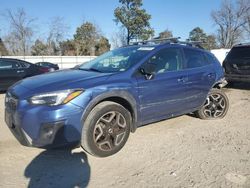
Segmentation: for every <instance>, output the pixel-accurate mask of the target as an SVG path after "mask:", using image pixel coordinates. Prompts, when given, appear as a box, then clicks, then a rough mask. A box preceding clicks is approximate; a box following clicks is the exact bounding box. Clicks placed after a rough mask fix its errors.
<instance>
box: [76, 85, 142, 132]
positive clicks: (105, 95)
mask: <svg viewBox="0 0 250 188" xmlns="http://www.w3.org/2000/svg"><path fill="white" fill-rule="evenodd" d="M112 97H116V98H121V99H124V100H126V101H127V102H128V103H129V105H130V106H131V108H132V110H133V114H131V115H132V116H133V122H132V127H131V132H135V130H136V128H137V126H138V112H137V103H136V100H135V99H134V97H133V96H132V95H131V94H130V93H129V92H127V91H124V90H111V91H108V92H107V91H106V92H102V93H98V92H95V91H92V96H91V100H90V101H89V102H88V105H87V106H86V107H85V110H84V113H83V116H82V119H81V121H82V124H83V125H84V121H85V120H86V118H87V117H88V115H89V113H90V111H91V110H92V109H93V108H94V107H95V106H96V105H97V104H99V103H100V102H102V101H105V100H108V99H109V98H112Z"/></svg>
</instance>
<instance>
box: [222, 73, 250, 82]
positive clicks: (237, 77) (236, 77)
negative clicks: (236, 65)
mask: <svg viewBox="0 0 250 188" xmlns="http://www.w3.org/2000/svg"><path fill="white" fill-rule="evenodd" d="M225 78H226V80H227V81H229V82H232V81H238V82H250V75H242V74H225Z"/></svg>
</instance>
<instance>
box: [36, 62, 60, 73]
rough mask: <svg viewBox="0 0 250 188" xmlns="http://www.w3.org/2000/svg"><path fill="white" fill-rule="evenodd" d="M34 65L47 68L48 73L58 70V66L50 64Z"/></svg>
mask: <svg viewBox="0 0 250 188" xmlns="http://www.w3.org/2000/svg"><path fill="white" fill-rule="evenodd" d="M35 64H36V65H39V66H42V67H48V68H49V71H50V72H52V71H55V70H59V66H58V65H57V64H53V63H50V62H38V63H35Z"/></svg>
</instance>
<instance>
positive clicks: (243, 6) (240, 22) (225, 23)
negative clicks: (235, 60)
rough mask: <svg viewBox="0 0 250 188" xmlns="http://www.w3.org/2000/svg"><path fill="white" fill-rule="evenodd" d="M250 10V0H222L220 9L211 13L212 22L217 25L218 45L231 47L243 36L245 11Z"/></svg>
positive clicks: (245, 21)
mask: <svg viewBox="0 0 250 188" xmlns="http://www.w3.org/2000/svg"><path fill="white" fill-rule="evenodd" d="M249 10H250V0H238V1H237V2H236V4H233V2H232V1H231V0H224V1H223V3H222V6H221V9H220V10H218V11H213V12H212V13H211V16H212V19H213V21H214V23H215V24H216V25H217V26H218V35H217V39H218V42H219V44H220V47H224V48H231V47H232V46H233V45H234V44H235V43H237V42H239V41H240V40H241V39H242V37H243V27H244V26H245V25H246V23H247V20H246V19H245V15H246V13H247V12H248V11H249Z"/></svg>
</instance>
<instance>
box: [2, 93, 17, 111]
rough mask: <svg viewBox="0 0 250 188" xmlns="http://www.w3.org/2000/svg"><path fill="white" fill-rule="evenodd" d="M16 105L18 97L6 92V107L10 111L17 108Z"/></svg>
mask: <svg viewBox="0 0 250 188" xmlns="http://www.w3.org/2000/svg"><path fill="white" fill-rule="evenodd" d="M17 105H18V98H17V97H16V96H15V95H14V94H12V93H10V92H7V93H6V96H5V106H6V108H8V109H10V110H12V111H15V110H16V108H17Z"/></svg>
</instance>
